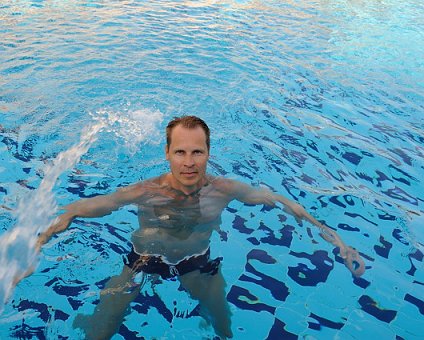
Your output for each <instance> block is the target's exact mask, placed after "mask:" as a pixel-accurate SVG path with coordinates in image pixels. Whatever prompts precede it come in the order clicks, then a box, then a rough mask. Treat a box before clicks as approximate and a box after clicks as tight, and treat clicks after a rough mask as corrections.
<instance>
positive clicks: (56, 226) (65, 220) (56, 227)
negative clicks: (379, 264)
mask: <svg viewBox="0 0 424 340" xmlns="http://www.w3.org/2000/svg"><path fill="white" fill-rule="evenodd" d="M72 220H73V216H72V215H71V214H70V213H64V214H62V215H60V216H58V217H57V218H56V220H55V221H54V222H53V224H52V225H51V226H50V227H48V229H47V230H46V231H45V232H43V233H41V234H40V235H39V236H38V239H37V242H36V243H35V249H36V250H37V251H40V248H41V247H42V246H43V244H46V243H47V242H48V241H49V240H50V239H51V237H52V236H53V235H56V234H59V233H61V232H63V231H65V230H66V229H67V228H68V227H69V225H70V224H71V223H72Z"/></svg>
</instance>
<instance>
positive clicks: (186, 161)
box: [184, 154, 194, 167]
mask: <svg viewBox="0 0 424 340" xmlns="http://www.w3.org/2000/svg"><path fill="white" fill-rule="evenodd" d="M184 165H185V166H188V167H191V166H193V165H194V158H193V156H192V155H189V154H187V155H186V156H185V157H184Z"/></svg>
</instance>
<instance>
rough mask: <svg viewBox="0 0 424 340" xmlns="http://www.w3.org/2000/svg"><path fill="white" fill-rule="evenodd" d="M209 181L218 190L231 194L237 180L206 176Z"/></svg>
mask: <svg viewBox="0 0 424 340" xmlns="http://www.w3.org/2000/svg"><path fill="white" fill-rule="evenodd" d="M208 180H209V183H210V184H211V185H212V186H213V187H214V188H215V189H216V190H218V191H219V192H221V193H223V194H227V195H231V194H232V193H233V192H234V188H235V185H236V183H237V181H235V180H233V179H229V178H226V177H222V176H216V177H215V176H208Z"/></svg>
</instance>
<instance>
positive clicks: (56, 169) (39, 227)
mask: <svg viewBox="0 0 424 340" xmlns="http://www.w3.org/2000/svg"><path fill="white" fill-rule="evenodd" d="M92 116H93V118H94V120H95V123H93V124H91V125H89V126H88V127H86V128H85V129H84V130H83V131H82V133H81V138H80V141H79V143H78V144H76V145H74V146H72V147H71V148H69V149H68V150H66V151H63V152H61V153H59V154H58V156H57V157H56V158H55V159H54V160H53V162H52V164H50V165H47V166H46V169H45V170H44V178H43V180H42V181H41V184H40V186H39V187H38V188H37V189H36V190H34V191H32V192H31V193H30V194H29V195H27V196H26V197H24V198H23V199H22V200H21V201H20V202H19V204H18V207H17V209H16V211H15V214H16V216H17V223H16V225H15V226H14V227H13V228H12V229H11V230H9V231H7V232H6V233H4V234H3V235H2V236H1V237H0V313H1V312H2V310H3V306H4V303H5V302H6V301H7V299H8V297H9V296H10V295H11V293H12V291H13V287H14V281H15V279H16V278H17V277H21V276H22V275H24V273H25V272H26V271H27V270H28V269H29V268H31V267H34V266H36V264H37V263H38V254H37V252H36V250H35V244H36V241H37V234H38V233H40V232H43V231H44V230H46V229H47V227H48V226H49V225H50V224H51V223H52V222H53V220H54V216H55V214H56V212H57V204H56V200H55V197H54V193H53V188H54V186H55V184H56V182H57V179H58V178H59V176H60V175H61V174H63V173H64V172H65V171H67V170H69V169H71V168H73V167H74V166H75V165H76V164H77V163H78V162H79V161H80V159H81V157H82V156H83V155H84V154H85V153H86V152H87V151H88V150H89V149H90V147H91V146H92V145H93V143H94V142H95V141H96V140H97V138H98V136H99V132H100V131H102V130H104V131H106V132H111V133H113V134H114V135H115V136H118V137H119V138H123V139H124V140H125V144H126V146H127V147H128V150H129V152H134V150H136V148H138V146H139V144H140V143H142V142H146V141H147V142H156V141H157V140H159V138H157V136H158V134H159V131H158V129H157V125H158V124H160V123H161V122H162V118H163V115H162V113H160V112H159V111H154V112H152V111H149V110H140V111H132V112H129V113H128V112H127V113H124V114H122V113H115V112H106V111H99V112H97V113H96V114H95V115H92Z"/></svg>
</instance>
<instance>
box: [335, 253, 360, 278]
mask: <svg viewBox="0 0 424 340" xmlns="http://www.w3.org/2000/svg"><path fill="white" fill-rule="evenodd" d="M340 256H341V257H342V259H343V260H344V264H345V266H346V267H347V268H348V269H349V270H350V271H351V272H352V274H353V275H355V276H356V277H359V276H361V275H362V274H363V273H364V272H365V264H364V261H363V260H362V258H361V256H360V255H359V253H358V252H357V251H356V250H355V249H353V248H352V247H343V248H340Z"/></svg>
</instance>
